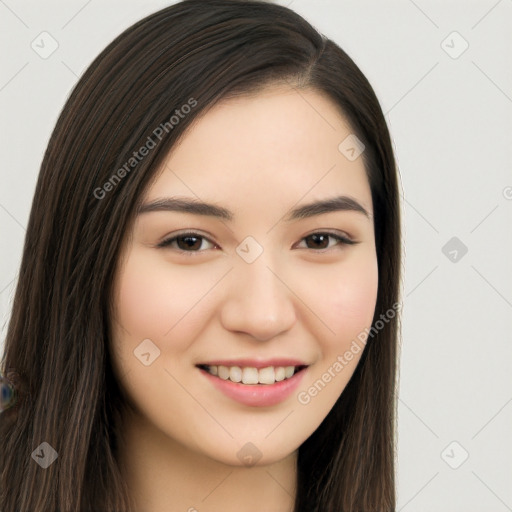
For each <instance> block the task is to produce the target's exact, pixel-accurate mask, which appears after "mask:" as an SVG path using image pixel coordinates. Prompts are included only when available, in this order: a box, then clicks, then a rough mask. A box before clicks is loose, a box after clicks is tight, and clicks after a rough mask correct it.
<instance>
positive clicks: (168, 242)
mask: <svg viewBox="0 0 512 512" xmlns="http://www.w3.org/2000/svg"><path fill="white" fill-rule="evenodd" d="M314 235H327V236H328V237H330V238H334V239H335V240H337V241H338V242H339V244H338V245H355V244H357V243H359V242H356V241H354V240H351V239H350V238H348V237H346V236H343V235H339V234H335V233H330V232H328V231H316V232H314V233H310V234H309V235H307V236H305V237H304V238H302V239H301V242H302V241H303V240H306V238H309V237H311V236H314ZM186 237H192V238H199V239H204V240H207V241H208V242H210V243H211V244H213V245H216V244H215V243H214V242H212V241H211V240H210V239H209V238H207V237H205V236H203V235H201V234H200V233H196V232H194V231H188V232H184V233H178V234H177V235H174V236H173V237H171V238H166V239H165V240H162V242H160V243H159V244H157V246H156V247H158V248H161V249H165V248H168V247H169V246H170V245H171V244H172V243H173V242H175V241H176V240H177V239H178V238H186ZM306 249H308V248H307V247H306ZM331 249H332V247H330V248H327V249H318V250H315V249H310V250H312V251H314V252H319V253H323V252H327V251H330V250H331ZM175 250H176V251H177V252H178V253H181V254H184V255H187V256H195V255H197V254H200V253H202V252H205V251H204V250H202V251H184V250H183V249H175Z"/></svg>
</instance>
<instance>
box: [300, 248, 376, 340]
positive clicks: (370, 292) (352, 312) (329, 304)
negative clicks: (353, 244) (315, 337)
mask: <svg viewBox="0 0 512 512" xmlns="http://www.w3.org/2000/svg"><path fill="white" fill-rule="evenodd" d="M324 272H325V274H324V275H323V276H319V275H316V282H317V283H323V286H321V287H319V286H318V285H317V286H316V287H314V288H313V287H312V288H311V290H316V292H314V293H313V294H312V293H311V292H310V293H309V296H310V299H309V300H310V302H311V304H315V305H318V310H317V311H315V313H317V315H318V316H319V317H320V318H321V320H322V321H323V323H324V324H325V326H326V327H328V329H327V330H326V331H325V332H326V335H325V336H322V337H321V339H323V340H324V347H323V348H324V349H325V350H331V349H343V347H344V346H345V345H346V344H350V342H351V340H352V339H353V338H355V337H356V336H357V335H358V334H359V333H360V332H361V331H363V330H364V329H365V328H367V327H369V326H370V325H371V323H372V320H373V315H374V312H375V304H376V300H377V290H378V267H377V259H376V257H375V255H374V254H372V253H369V254H358V255H356V254H354V257H353V258H352V259H351V261H346V262H344V263H343V265H340V267H339V269H338V270H335V269H333V268H329V269H327V268H326V269H325V270H324Z"/></svg>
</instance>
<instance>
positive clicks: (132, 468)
mask: <svg viewBox="0 0 512 512" xmlns="http://www.w3.org/2000/svg"><path fill="white" fill-rule="evenodd" d="M122 426H123V438H122V439H121V440H120V449H119V462H120V466H121V472H122V474H123V476H124V478H125V480H126V484H127V487H128V490H129V493H130V498H131V499H132V501H133V503H134V506H135V508H134V512H139V511H144V512H164V511H165V512H213V511H218V510H222V511H223V512H235V511H236V512H240V511H241V510H243V511H244V512H261V510H264V511H265V512H292V511H293V504H294V501H295V488H296V479H297V466H296V465H297V452H293V453H292V454H290V455H289V456H288V457H286V458H285V459H283V460H280V461H278V462H275V463H273V464H269V465H266V466H251V467H248V466H231V465H227V464H224V463H222V462H219V461H216V460H214V459H211V458H209V457H208V456H206V455H204V454H202V453H199V452H195V451H193V450H191V449H190V448H188V447H186V446H184V445H182V444H180V443H179V442H177V441H176V440H174V439H172V438H170V437H169V436H167V435H166V434H165V433H164V432H162V431H161V430H160V429H158V428H157V427H156V426H154V425H152V424H151V423H149V422H148V421H147V420H145V419H144V418H143V417H142V416H140V415H138V414H133V413H132V414H130V415H129V416H128V417H127V418H126V419H125V420H124V421H123V423H122Z"/></svg>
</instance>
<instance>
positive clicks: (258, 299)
mask: <svg viewBox="0 0 512 512" xmlns="http://www.w3.org/2000/svg"><path fill="white" fill-rule="evenodd" d="M230 279H231V281H230V283H229V284H227V285H226V286H227V288H226V300H225V301H224V303H223V307H222V311H221V322H222V325H223V327H224V328H225V329H227V330H229V331H232V332H237V333H245V334H248V335H250V336H251V337H253V338H255V339H257V340H259V341H266V340H269V339H272V338H274V337H276V336H278V335H280V334H283V333H285V332H286V331H288V330H290V329H291V328H292V326H293V325H294V324H295V322H296V311H295V306H294V302H293V298H294V295H293V293H292V291H291V290H290V289H289V288H288V287H287V285H286V284H285V283H286V281H285V279H283V277H281V276H280V273H279V272H278V271H276V270H273V269H272V270H271V266H270V265H269V262H268V260H266V259H264V258H263V256H261V257H260V258H258V259H257V260H256V261H255V262H253V263H251V264H247V263H245V262H239V265H237V266H236V268H235V269H234V271H233V272H231V276H230ZM283 281H284V282H283Z"/></svg>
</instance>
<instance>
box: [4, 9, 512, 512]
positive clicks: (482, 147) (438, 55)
mask: <svg viewBox="0 0 512 512" xmlns="http://www.w3.org/2000/svg"><path fill="white" fill-rule="evenodd" d="M169 3H171V2H169V1H163V0H162V1H158V0H151V1H144V2H142V1H140V2H134V1H126V0H124V1H120V0H115V1H112V0H109V1H108V2H105V1H104V2H99V1H98V0H89V1H86V0H80V1H79V0H72V1H69V0H68V1H66V2H56V1H47V2H44V3H43V2H38V1H36V0H30V1H28V0H27V1H16V0H0V44H1V48H2V53H1V57H0V73H1V74H0V108H1V112H2V116H1V119H0V125H1V139H0V144H1V155H2V165H1V166H0V173H1V174H0V183H1V189H0V230H1V231H0V236H1V242H0V259H1V264H0V314H1V323H2V331H1V340H2V341H3V339H4V338H5V330H6V322H7V319H8V315H9V311H10V304H11V300H12V295H13V292H14V286H15V283H16V275H17V271H18V266H19V263H20V258H21V251H22V244H23V239H24V235H25V226H26V224H27V219H28V215H29V210H30V205H31V200H32V195H33V191H34V186H35V182H36V178H37V174H38V170H39V166H40V164H41V160H42V156H43V152H44V150H45V147H46V145H47V142H48V139H49V136H50V133H51V130H52V129H53V126H54V123H55V121H56V119H57V116H58V113H59V111H60V109H61V108H62V106H63V105H64V102H65V100H66V98H67V96H68V94H69V92H70V90H71V89H72V87H73V86H74V84H75V83H76V81H77V79H78V77H79V76H80V75H81V73H82V72H83V71H84V70H85V68H86V67H87V66H88V65H89V64H90V62H91V61H92V60H93V58H94V57H95V56H96V55H97V54H98V53H99V52H100V51H101V50H102V49H103V48H104V47H105V46H106V45H107V44H108V43H109V42H110V41H111V40H112V39H113V38H114V37H115V36H117V35H118V34H119V33H120V32H121V31H122V30H123V29H125V28H126V27H128V26H129V25H131V24H132V23H134V22H135V21H137V20H139V19H140V18H142V17H144V16H145V15H147V14H149V13H151V12H154V11H156V10H158V9H160V8H162V7H164V6H166V5H169ZM278 3H281V4H283V5H289V6H290V7H291V8H293V9H295V10H296V11H297V12H299V13H300V14H302V15H303V16H304V17H306V19H308V20H309V21H310V22H311V23H312V24H313V25H315V26H316V27H317V28H318V29H319V30H320V31H321V32H323V33H324V34H325V35H327V36H328V37H331V38H332V39H334V40H335V41H336V42H337V43H338V44H339V45H340V46H341V47H342V48H343V49H345V50H346V51H347V53H349V55H350V56H351V57H352V58H353V59H354V60H355V61H356V63H357V64H358V65H359V66H360V68H361V69H362V70H363V72H364V73H365V74H366V76H367V77H368V78H369V80H370V82H371V83H372V85H373V86H374V88H375V91H376V93H377V95H378V97H379V99H380V101H381V104H382V107H383V110H384V112H385V113H386V118H387V120H388V123H389V125H390V129H391V132H392V136H393V141H394V145H395V148H396V155H397V159H398V164H399V168H400V174H401V180H402V190H403V199H404V201H403V205H402V210H403V216H404V220H403V224H404V231H405V237H406V240H405V250H404V252H405V262H404V272H405V275H404V280H403V300H404V308H403V328H402V338H403V342H402V354H401V372H400V373H401V375H400V391H399V409H398V412H399V419H398V435H399V444H398V493H399V501H398V510H403V511H405V512H420V511H429V512H430V511H432V510H435V511H436V512H443V511H450V512H455V511H464V512H480V511H482V512H484V511H485V512H504V511H506V510H511V511H512V489H511V485H510V484H511V483H512V458H511V455H512V450H511V448H512V440H511V436H510V432H512V428H511V426H512V385H511V384H512V383H511V377H510V375H511V372H510V361H511V356H512V344H511V343H510V342H511V341H512V340H511V338H512V334H511V333H512V330H511V319H512V266H511V264H510V262H511V260H512V258H511V254H512V236H511V232H512V230H511V220H512V172H511V161H512V159H511V156H512V129H511V128H512V65H511V63H512V59H511V56H512V0H500V1H496V0H480V1H457V2H455V1H450V2H442V1H432V0H415V1H413V0H393V1H378V0H373V1H371V2H370V1H357V2H356V1H345V0H343V1H334V0H331V1H328V0H321V1H318V0H316V1H313V0H293V1H291V2H290V0H283V1H279V2H278ZM43 31H47V32H48V33H50V34H51V37H52V38H53V39H55V40H56V41H57V42H58V48H57V50H56V51H55V52H54V53H53V54H52V55H50V56H49V57H48V58H46V59H43V58H41V56H40V55H39V54H38V53H36V51H34V49H32V47H31V44H32V42H33V41H34V43H33V44H34V46H36V45H39V47H40V49H39V51H40V52H41V51H43V49H42V48H41V47H42V46H43V43H42V42H41V37H46V38H47V39H45V40H44V48H46V50H48V49H49V48H51V46H50V44H51V40H50V39H49V38H48V37H49V36H40V34H41V32H43ZM453 32H457V33H458V34H453ZM466 45H469V46H468V48H467V49H465V47H466ZM36 47H37V46H36ZM464 49H465V51H463V50H464ZM453 237H456V239H455V240H452V241H451V242H449V241H450V240H451V239H452V238H453ZM446 244H448V245H446ZM464 247H466V248H467V253H465V254H464V251H465V249H464ZM466 457H467V458H466Z"/></svg>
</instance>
